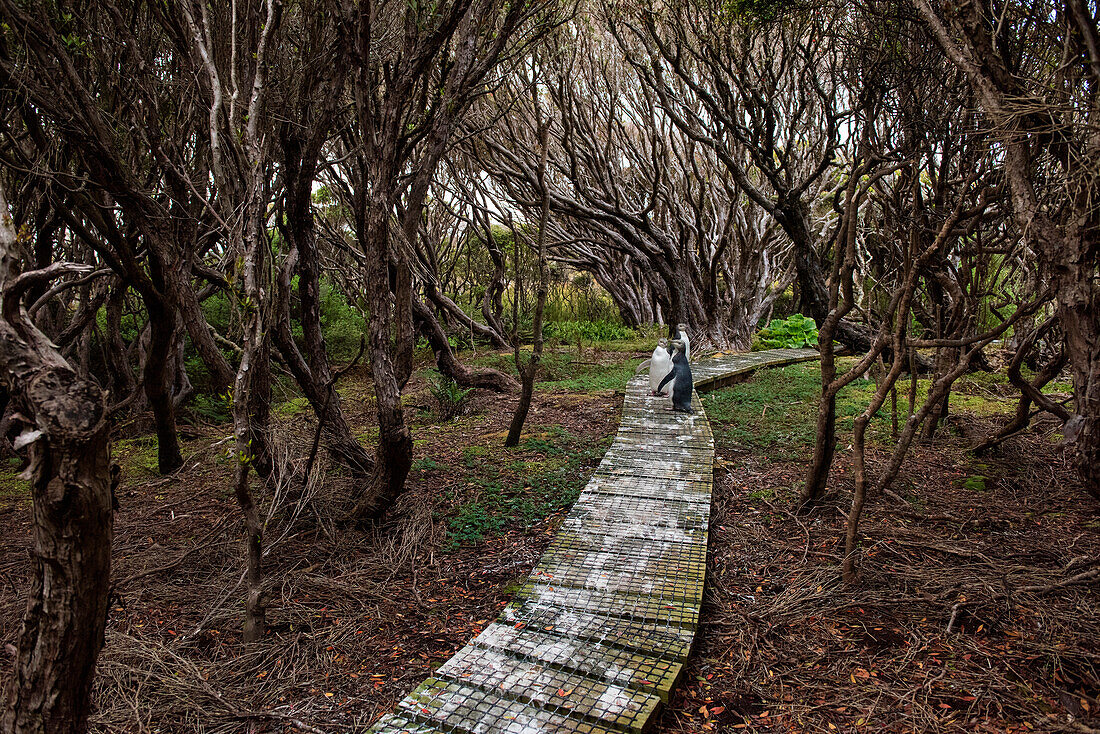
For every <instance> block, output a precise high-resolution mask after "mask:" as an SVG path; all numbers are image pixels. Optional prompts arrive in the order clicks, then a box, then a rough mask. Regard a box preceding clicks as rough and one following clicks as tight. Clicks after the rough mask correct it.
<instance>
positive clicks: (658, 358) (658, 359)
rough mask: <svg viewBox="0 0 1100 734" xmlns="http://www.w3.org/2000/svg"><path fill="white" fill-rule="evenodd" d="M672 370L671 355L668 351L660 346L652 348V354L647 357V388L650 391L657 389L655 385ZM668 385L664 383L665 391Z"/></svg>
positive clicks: (669, 387) (668, 389) (667, 389)
mask: <svg viewBox="0 0 1100 734" xmlns="http://www.w3.org/2000/svg"><path fill="white" fill-rule="evenodd" d="M671 371H672V355H671V354H669V353H668V351H667V350H665V349H664V348H662V347H657V348H656V349H654V350H653V355H652V356H651V357H650V359H649V389H650V391H652V392H656V391H657V386H658V385H660V384H661V380H663V379H665V375H667V374H668V373H669V372H671ZM670 389H671V386H670V385H665V392H666V393H667V392H669V391H670Z"/></svg>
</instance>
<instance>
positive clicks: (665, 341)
mask: <svg viewBox="0 0 1100 734" xmlns="http://www.w3.org/2000/svg"><path fill="white" fill-rule="evenodd" d="M657 346H659V347H665V348H666V349H667V348H668V339H665V338H664V337H663V336H662V337H661V338H660V339H658V340H657Z"/></svg>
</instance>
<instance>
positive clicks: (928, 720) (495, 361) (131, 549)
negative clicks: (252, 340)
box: [0, 344, 1100, 734]
mask: <svg viewBox="0 0 1100 734" xmlns="http://www.w3.org/2000/svg"><path fill="white" fill-rule="evenodd" d="M611 347H612V348H594V347H591V346H589V347H584V348H583V349H579V350H578V349H567V350H559V351H556V352H553V353H551V354H550V355H548V359H547V366H546V369H545V370H544V374H543V375H542V376H541V378H540V379H542V380H543V381H542V382H540V383H539V387H538V390H537V391H536V397H535V403H534V407H533V409H532V413H531V415H530V416H529V418H528V424H527V427H526V430H525V432H524V436H525V438H524V440H523V441H522V442H521V445H520V446H519V447H518V448H516V449H505V448H504V447H503V440H504V435H505V431H506V429H507V424H508V421H509V419H510V417H511V411H512V409H513V407H514V405H515V398H514V397H501V396H497V395H493V394H490V393H482V392H478V393H475V394H474V396H473V399H472V401H471V406H470V409H469V411H468V413H467V414H466V415H464V416H461V417H459V418H457V419H455V420H454V421H451V422H441V421H439V420H438V419H437V417H436V415H435V412H434V408H433V401H432V397H431V395H430V391H429V390H428V383H427V378H428V374H429V373H427V372H426V371H425V370H423V369H422V370H420V371H418V372H417V373H416V375H415V376H414V378H413V380H412V381H411V383H410V387H409V389H408V391H407V395H406V398H405V403H406V406H407V409H408V410H407V415H408V417H409V419H410V421H411V424H412V430H413V435H414V438H415V441H416V463H415V464H414V470H413V473H412V475H411V477H410V487H411V491H410V492H409V493H408V494H407V495H406V497H405V498H404V499H403V500H402V501H401V503H400V505H399V506H398V507H397V508H396V509H395V512H394V513H393V514H392V517H391V518H390V519H389V520H387V521H386V522H385V523H384V524H382V525H380V526H376V527H372V528H365V529H361V528H354V527H348V526H347V524H346V523H343V522H342V521H341V515H342V513H343V512H344V511H345V510H346V508H347V506H348V504H349V503H350V502H351V500H352V498H353V496H354V491H355V488H356V486H357V484H358V481H359V480H357V479H355V478H353V477H351V476H348V475H346V474H345V473H342V472H341V471H339V468H338V467H332V466H322V467H321V471H319V472H318V474H317V475H315V477H314V478H313V480H312V481H311V482H309V484H308V486H307V487H306V489H305V491H304V493H301V492H300V491H299V490H298V488H297V487H292V488H283V489H282V490H281V491H280V493H279V495H278V496H277V497H275V498H272V497H264V498H263V500H264V506H265V509H266V511H267V513H268V516H269V518H270V519H269V524H268V529H267V554H266V556H265V564H266V569H265V571H266V573H267V578H268V588H269V592H268V596H269V603H270V609H269V612H268V619H267V622H268V629H269V632H268V635H267V636H266V637H265V639H264V641H263V642H261V643H259V644H257V645H255V646H253V647H251V648H249V649H248V650H247V651H246V652H244V651H242V648H241V646H240V643H239V638H238V629H239V619H240V610H241V598H242V596H243V590H242V586H241V571H240V568H241V566H240V564H241V560H240V555H241V537H242V536H241V530H242V527H241V525H242V524H241V521H240V519H239V512H238V511H237V510H236V506H235V504H234V501H233V498H232V494H231V490H230V477H231V473H232V464H231V461H230V460H229V459H228V458H227V457H226V455H225V450H226V446H227V445H228V438H229V428H228V426H227V425H226V424H225V423H222V422H218V421H217V415H216V414H215V415H210V414H209V411H207V414H205V418H204V417H202V416H199V415H195V416H194V418H195V420H194V423H193V425H191V426H190V427H189V428H188V431H187V436H188V439H187V441H186V444H185V447H184V455H185V457H186V458H187V462H186V465H185V468H184V469H183V470H182V471H181V472H179V473H177V474H176V475H173V476H172V477H168V478H161V477H158V476H156V473H155V455H156V447H155V441H154V440H152V439H151V438H149V437H146V436H142V435H129V434H133V433H135V431H136V427H129V428H127V427H120V432H121V433H123V435H129V437H128V438H125V439H122V440H120V441H118V442H117V444H116V446H117V448H116V455H117V456H118V459H119V461H120V464H121V465H122V469H123V482H122V486H121V487H120V491H119V500H120V509H119V513H118V515H117V517H116V525H115V528H116V538H115V547H114V554H115V555H114V559H115V560H114V562H115V566H114V573H113V575H114V580H113V585H114V592H113V594H112V600H111V606H110V616H109V621H108V632H107V646H106V648H105V649H104V652H103V654H102V656H101V662H100V670H99V676H98V682H97V686H96V692H95V696H96V713H95V715H94V717H93V728H94V729H95V730H97V731H110V732H137V731H150V732H152V731H158V732H192V731H203V732H249V733H250V734H259V733H260V732H279V731H294V730H302V729H303V727H307V728H306V729H305V730H309V729H308V727H313V728H314V729H315V730H319V731H325V732H336V731H361V730H362V728H365V727H366V726H367V725H368V724H369V723H370V722H371V721H373V720H374V719H375V718H377V717H378V716H380V715H381V714H382V713H383V712H385V711H388V710H390V709H391V708H392V707H393V705H394V704H395V703H396V701H397V700H399V699H400V698H401V697H403V696H404V695H405V694H406V693H407V692H408V691H409V690H411V689H412V688H413V687H415V686H416V685H417V684H418V683H419V682H420V681H421V680H422V679H423V678H425V677H427V676H428V675H429V674H430V673H431V671H432V670H433V669H434V667H435V666H437V665H438V664H439V663H441V662H442V661H443V660H445V659H447V658H448V657H449V656H450V655H451V654H453V653H454V652H455V651H456V650H457V649H458V648H460V647H461V646H463V645H464V644H465V643H466V642H467V641H468V640H469V639H470V638H471V637H473V636H474V635H475V634H477V632H478V631H479V630H480V629H481V627H482V626H484V625H485V624H487V623H488V622H489V621H491V620H492V619H494V618H495V617H496V615H497V614H498V613H499V611H500V609H501V608H502V607H503V605H504V604H505V603H506V602H507V600H508V597H509V594H510V593H511V591H512V589H513V588H515V585H516V584H517V583H518V582H521V581H522V580H523V579H524V578H525V577H526V576H527V574H528V573H529V571H530V569H531V566H532V565H533V564H534V562H535V561H536V560H537V559H538V557H539V556H540V555H541V553H542V550H543V548H544V547H545V545H546V544H547V543H548V541H549V540H550V537H551V536H552V534H553V532H554V529H555V527H556V524H557V522H558V521H559V520H560V518H561V516H562V515H563V513H564V510H565V509H566V508H568V507H569V505H570V504H571V503H572V502H573V500H574V499H575V498H576V496H577V494H578V493H579V491H580V490H581V488H583V486H584V484H585V483H586V481H587V479H588V476H589V475H590V473H591V470H592V469H593V468H594V467H595V465H596V464H597V463H598V462H599V460H600V458H601V457H602V454H603V452H604V451H605V450H606V447H607V445H608V443H609V440H610V437H611V436H612V435H614V433H615V430H616V428H617V425H618V411H619V409H620V407H621V404H622V396H621V388H622V385H624V384H625V382H626V380H627V379H628V377H629V375H630V374H632V372H633V366H634V365H636V364H637V362H638V360H639V359H641V358H642V357H643V356H644V355H643V353H642V352H641V351H639V345H637V344H618V345H611ZM464 358H470V355H464ZM474 361H475V362H476V363H480V364H492V365H493V366H498V367H506V366H507V364H508V363H509V362H510V355H494V354H482V355H481V356H480V357H477V358H476V359H474ZM423 366H425V367H426V366H427V365H426V364H424V365H423ZM819 389H820V388H819V382H818V377H817V371H816V365H814V364H807V365H796V366H791V367H787V368H783V369H780V370H766V371H761V372H759V373H757V374H756V375H755V376H754V377H753V378H752V379H751V380H749V381H748V382H745V383H742V384H740V385H737V386H734V387H732V388H727V389H725V390H721V391H717V392H715V393H713V394H711V395H709V396H707V397H706V398H705V402H706V407H707V413H708V416H709V417H710V419H711V422H712V426H713V428H714V432H715V438H716V444H717V459H716V467H715V495H714V511H713V514H712V527H711V539H712V542H711V567H710V571H709V588H708V591H707V595H706V598H705V606H704V611H703V616H702V619H703V623H702V624H701V627H700V633H699V637H698V640H697V645H696V649H695V652H694V653H693V655H692V658H691V659H690V661H689V664H688V668H687V670H686V672H685V675H684V677H683V678H682V680H681V685H680V687H679V689H678V691H677V693H676V694H675V697H674V699H673V702H672V705H671V706H669V707H668V708H667V709H666V710H665V713H664V714H663V716H662V718H661V720H660V721H659V722H658V725H657V730H658V731H659V732H662V733H665V734H672V733H673V732H709V731H734V730H737V731H741V730H745V731H760V732H796V731H797V732H802V731H806V732H809V731H861V730H865V731H899V732H900V731H1005V732H1008V731H1078V732H1089V731H1096V728H1093V727H1100V720H1097V719H1095V718H1093V716H1094V715H1095V714H1097V713H1100V701H1098V700H1097V698H1098V697H1100V673H1098V671H1097V668H1096V666H1097V664H1098V657H1097V654H1098V652H1100V645H1098V643H1097V639H1100V634H1098V633H1100V599H1098V594H1097V581H1096V580H1095V578H1093V580H1092V581H1091V582H1087V583H1074V584H1068V585H1064V586H1059V585H1058V584H1059V583H1061V582H1063V581H1064V580H1066V579H1070V578H1072V577H1074V576H1075V575H1078V574H1080V573H1082V572H1087V571H1089V570H1090V569H1095V568H1096V564H1097V563H1098V561H1100V512H1098V510H1100V506H1098V503H1096V502H1095V501H1092V500H1089V499H1088V498H1087V496H1086V495H1085V494H1084V492H1083V491H1082V490H1081V488H1080V487H1079V486H1078V485H1077V484H1076V482H1075V479H1074V477H1073V472H1072V470H1071V469H1070V467H1069V466H1068V464H1067V462H1066V460H1065V458H1064V457H1063V455H1062V451H1061V449H1060V448H1059V447H1058V446H1057V445H1056V439H1057V435H1056V433H1055V429H1054V427H1053V426H1051V425H1050V424H1046V423H1042V422H1040V423H1039V424H1037V426H1036V427H1035V428H1034V429H1033V430H1031V431H1030V432H1028V433H1026V434H1024V435H1022V436H1020V437H1017V438H1014V439H1011V440H1010V441H1009V442H1008V443H1006V444H1005V446H1004V447H1003V448H1002V449H1001V450H1000V451H996V452H994V453H992V454H990V455H988V456H986V457H983V458H981V459H979V458H975V457H973V456H972V455H971V453H970V452H969V451H968V450H967V448H968V446H970V445H972V444H973V443H974V442H976V441H977V440H978V439H979V438H981V437H983V436H984V435H986V434H987V433H989V432H990V431H992V430H994V429H995V427H996V426H997V425H999V423H1000V422H1001V421H1003V420H1004V417H1005V416H1006V415H1008V414H1009V413H1010V412H1011V411H1012V410H1013V408H1014V400H1013V397H1012V391H1011V390H1010V389H1008V388H1007V387H1006V386H1005V385H1004V379H1003V377H1001V376H998V375H996V374H994V375H984V374H979V375H975V376H973V377H969V378H965V379H964V380H963V381H962V382H961V384H960V385H959V389H958V391H957V394H956V395H955V396H954V398H953V403H952V410H953V412H954V415H953V417H952V419H951V420H950V421H949V423H948V425H947V426H945V427H944V429H943V430H942V431H941V432H940V434H939V435H938V436H937V437H936V438H935V439H934V440H933V441H932V442H930V443H927V444H921V445H918V446H916V447H915V448H914V450H913V452H912V454H911V456H910V457H909V459H908V460H907V462H906V465H905V467H904V469H903V472H902V475H901V476H900V477H899V478H898V480H897V481H896V482H895V483H894V485H893V490H894V491H895V492H896V493H897V494H899V495H900V496H901V497H903V498H904V500H905V502H904V503H901V502H899V501H898V500H896V499H893V498H891V497H889V496H882V497H874V498H871V501H870V502H869V503H868V507H867V508H866V510H865V520H864V523H863V526H862V531H863V536H864V538H863V553H864V560H863V564H862V569H861V572H862V579H861V581H860V583H859V584H857V585H854V586H851V587H846V586H844V585H843V584H841V583H840V580H839V574H838V568H837V566H838V562H839V554H840V548H841V547H842V543H843V540H842V528H843V523H844V516H843V512H844V511H845V510H846V505H847V503H848V502H849V496H850V483H849V480H848V478H847V476H846V475H847V473H848V472H849V471H850V470H849V467H848V464H849V453H848V452H847V451H846V450H845V446H846V443H845V440H846V438H847V436H846V434H845V430H850V425H851V416H852V415H854V414H855V413H857V412H858V411H859V410H861V409H862V406H863V405H864V404H865V400H866V397H867V396H868V395H869V393H870V391H871V390H872V389H873V383H871V382H869V381H862V380H861V381H857V382H856V383H855V384H854V385H853V386H852V387H851V388H850V389H849V390H848V391H846V392H845V393H844V394H843V395H842V397H841V401H840V405H839V411H840V414H841V415H842V416H845V418H844V419H842V420H841V425H840V431H841V445H840V451H839V452H838V461H837V465H836V471H835V473H834V476H833V477H832V479H831V486H832V487H833V488H834V490H835V495H834V496H833V497H832V498H831V499H830V500H829V501H827V502H826V503H824V504H823V505H822V506H821V507H820V508H818V509H817V510H816V511H815V512H814V513H812V514H810V515H808V516H796V515H793V514H792V513H791V509H792V507H793V498H794V496H795V494H796V493H797V489H798V484H799V481H800V479H801V477H802V473H803V471H804V467H805V461H806V459H807V457H808V455H809V452H810V451H811V450H812V445H813V425H812V417H813V412H814V411H813V406H814V405H815V401H816V393H817V391H818V390H819ZM1053 389H1056V390H1057V389H1063V390H1064V389H1066V387H1065V385H1064V384H1061V385H1059V384H1055V385H1054V386H1053ZM340 391H341V393H342V395H343V397H344V400H345V408H346V409H347V411H348V414H349V419H350V420H351V422H352V425H353V426H354V427H355V429H356V430H357V431H358V432H359V435H360V437H361V439H362V440H363V441H364V442H365V443H367V444H369V443H370V441H371V440H372V439H373V437H374V435H376V433H375V431H376V429H375V428H373V423H374V418H373V405H372V400H371V395H370V386H369V373H368V372H367V371H366V370H365V369H362V368H356V369H355V370H353V371H352V372H351V373H349V374H348V376H347V377H345V378H344V381H343V382H342V383H341V386H340ZM899 397H901V396H899ZM901 402H903V403H904V397H901ZM275 414H276V416H277V417H278V421H277V424H278V427H277V430H276V436H277V439H278V440H277V445H278V446H279V447H280V449H281V455H282V456H283V460H284V461H285V462H286V463H287V465H288V466H293V468H295V469H296V472H291V474H293V475H294V476H296V477H297V479H296V481H297V482H300V481H301V474H302V465H303V464H304V461H305V459H304V457H303V455H302V454H303V453H305V450H303V448H302V447H303V446H305V447H308V446H309V444H310V442H311V440H312V421H311V417H312V416H311V414H310V411H309V409H308V406H306V405H305V404H304V402H303V401H302V400H301V399H300V398H296V397H295V396H294V395H293V394H291V393H286V394H282V395H280V402H279V404H278V406H277V408H276V410H275ZM873 426H874V428H873V431H872V435H871V439H872V441H871V446H872V449H871V452H870V453H871V457H872V461H871V469H872V470H873V471H877V470H879V469H880V467H881V465H882V464H883V462H884V461H885V459H886V457H887V455H888V454H887V451H888V448H889V445H890V430H889V418H888V416H887V417H886V418H885V419H883V420H878V421H876V422H875V423H874V424H873ZM306 450H308V449H306ZM322 464H324V462H322ZM26 491H27V489H26V483H25V482H22V481H20V480H18V479H16V478H15V472H14V467H12V468H9V471H8V472H6V473H4V474H0V646H2V647H0V660H2V663H0V665H2V666H3V669H4V670H5V672H6V671H7V670H8V666H9V665H10V648H8V647H7V645H9V644H10V643H12V642H14V641H15V638H16V635H17V632H18V620H19V616H20V614H21V611H22V606H23V600H24V594H25V592H26V587H27V574H28V572H29V568H30V564H29V561H28V555H27V549H28V548H29V546H30V536H29V528H30V525H29V501H28V499H27V496H26ZM296 494H301V495H302V496H301V498H299V499H295V500H294V501H290V500H289V499H287V498H288V497H290V496H294V495H296ZM1028 587H1040V588H1039V589H1037V590H1030V591H1029V590H1028ZM1045 587H1052V588H1050V589H1049V590H1045Z"/></svg>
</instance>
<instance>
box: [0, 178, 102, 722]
mask: <svg viewBox="0 0 1100 734" xmlns="http://www.w3.org/2000/svg"><path fill="white" fill-rule="evenodd" d="M16 247H17V242H16V235H15V231H14V228H13V227H12V224H11V219H10V217H9V215H8V206H7V202H6V200H5V198H4V193H3V190H2V189H0V260H2V262H0V294H2V299H3V305H2V311H3V313H2V318H0V379H2V380H3V387H4V388H5V390H6V391H7V393H8V396H9V397H10V400H11V404H12V407H13V408H14V409H15V411H17V412H18V413H20V414H21V415H22V416H23V419H22V423H23V433H22V435H21V437H20V438H21V439H22V441H21V442H27V441H29V443H28V444H27V451H28V456H29V459H30V465H29V471H30V473H31V479H32V499H33V510H34V514H33V518H34V552H33V558H34V563H33V573H32V577H31V588H30V596H29V599H28V602H27V608H26V611H25V612H24V615H23V626H22V631H21V632H20V636H19V646H18V652H17V656H16V661H15V666H14V670H13V672H12V675H11V678H10V679H9V680H8V683H7V686H6V691H5V697H4V709H3V712H2V713H0V732H3V734H79V733H81V732H83V731H85V729H86V728H87V716H88V708H89V693H90V690H91V685H92V679H93V676H94V674H95V664H96V659H97V657H98V656H99V652H100V650H101V648H102V647H103V630H104V627H105V624H106V619H107V598H108V585H109V578H110V570H111V540H112V533H113V530H112V523H113V509H112V505H113V503H112V486H111V478H110V477H111V472H110V467H111V454H110V443H109V437H110V436H109V431H110V426H109V424H108V422H107V420H106V405H105V401H104V396H103V393H102V392H101V391H100V389H99V388H98V387H97V386H96V385H95V384H94V383H92V382H90V381H87V380H82V379H81V378H80V377H79V376H78V375H77V374H76V372H74V371H73V369H72V368H71V367H70V366H69V364H68V363H67V362H65V360H64V359H62V357H61V355H60V354H58V353H57V351H56V350H55V349H54V348H53V346H52V344H51V343H50V341H49V339H47V338H46V337H45V335H44V334H42V332H40V331H39V330H38V329H37V328H35V327H34V326H33V325H32V324H31V323H30V322H29V320H27V319H26V314H25V311H24V309H23V308H22V306H21V296H22V295H23V293H22V291H25V290H26V288H27V287H28V286H30V285H34V284H37V283H42V282H43V281H46V282H48V280H49V278H50V277H51V276H52V275H53V274H55V272H57V273H59V272H61V271H60V270H57V269H56V266H51V267H54V269H55V272H51V269H50V268H47V269H45V270H39V271H34V272H33V273H25V274H23V275H22V276H18V277H17V276H16V274H15V270H14V267H15V263H16V261H17V249H16ZM36 434H38V435H36ZM17 442H20V439H17Z"/></svg>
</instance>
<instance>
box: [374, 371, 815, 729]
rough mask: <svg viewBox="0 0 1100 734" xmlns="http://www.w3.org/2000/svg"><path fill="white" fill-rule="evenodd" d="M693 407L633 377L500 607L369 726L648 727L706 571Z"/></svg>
mask: <svg viewBox="0 0 1100 734" xmlns="http://www.w3.org/2000/svg"><path fill="white" fill-rule="evenodd" d="M816 356H817V352H815V351H813V350H806V349H777V350H770V351H766V352H752V353H747V354H734V355H726V356H722V357H718V358H714V359H708V360H703V361H699V362H696V363H694V364H692V372H693V373H694V376H695V382H696V386H697V387H698V388H699V389H700V390H704V391H705V390H706V389H708V388H712V387H714V386H721V384H723V383H724V382H728V381H730V380H732V379H735V378H736V377H737V376H738V375H742V374H745V373H748V372H752V371H753V370H756V369H758V368H760V367H771V366H779V365H785V364H791V363H792V362H801V361H805V360H809V359H814V358H816ZM692 406H693V407H694V409H695V412H694V413H693V414H690V415H689V414H684V413H675V412H673V411H672V410H671V404H670V400H669V398H667V397H653V396H650V395H649V394H648V379H647V378H646V376H645V375H642V376H639V377H636V378H635V379H633V380H631V381H630V382H629V384H628V385H627V388H626V397H625V400H624V403H623V417H622V424H621V426H620V428H619V432H618V435H617V436H616V438H615V442H614V443H613V444H612V445H611V448H610V449H609V450H608V452H607V454H606V455H605V456H604V458H603V461H602V463H601V464H600V466H599V468H598V469H597V470H596V472H595V473H594V475H593V476H592V480H591V481H590V482H589V483H588V486H587V487H586V488H585V490H584V492H582V494H581V496H580V499H578V500H577V502H576V504H575V505H574V506H573V508H572V510H571V511H570V512H569V515H568V516H567V517H566V519H565V521H564V523H563V524H562V527H561V529H560V531H559V532H558V534H557V536H556V537H555V539H554V541H553V542H552V543H551V545H550V547H549V548H548V549H547V551H546V553H545V554H544V555H543V557H542V559H541V560H540V561H539V563H538V565H536V567H535V569H534V571H532V573H531V576H530V578H529V579H528V581H527V583H525V584H524V585H523V586H522V587H521V588H520V590H519V592H518V593H517V594H516V598H515V599H514V600H513V601H512V603H511V604H509V605H508V607H507V608H505V610H504V612H503V613H502V614H501V616H500V618H499V619H498V620H497V621H496V622H494V623H493V624H491V625H489V626H488V627H487V628H486V629H485V630H484V631H482V633H481V634H479V635H478V636H477V637H475V638H474V639H473V640H471V641H470V643H469V644H468V645H466V647H464V648H462V649H461V650H459V651H458V652H457V653H456V654H455V655H454V657H452V658H451V659H450V660H448V661H447V662H446V663H444V664H443V665H442V666H440V668H439V669H438V670H437V671H436V672H435V675H433V676H432V677H431V678H429V679H428V680H426V681H424V683H422V684H421V685H420V686H419V687H417V689H416V690H414V691H413V692H412V693H410V694H409V695H408V696H407V697H406V698H405V699H404V700H403V701H401V702H400V703H399V704H398V707H397V711H396V712H394V713H392V714H387V715H386V716H383V717H382V718H381V719H380V720H379V721H378V722H377V723H375V725H374V726H373V727H372V728H371V729H370V731H372V732H377V733H378V734H391V733H397V732H416V733H418V734H420V733H423V734H428V733H429V732H464V733H466V734H491V733H494V732H499V733H500V734H528V733H532V734H533V733H534V732H582V733H585V732H587V733H589V734H598V733H600V732H640V731H642V730H643V729H644V728H645V726H646V724H647V723H648V722H649V721H650V720H651V719H652V718H653V716H654V714H655V713H656V712H657V710H658V709H659V708H660V706H661V704H662V703H665V702H667V701H668V698H669V695H670V693H671V691H672V688H673V686H674V685H675V684H676V679H677V678H678V676H679V674H680V671H681V669H682V667H683V665H684V661H685V660H686V658H687V655H688V652H689V650H690V649H691V642H692V639H693V637H694V635H695V628H696V625H697V624H698V622H699V607H700V605H701V603H702V598H703V584H704V580H705V575H706V552H707V527H708V522H709V520H710V495H711V480H712V465H713V460H714V440H713V437H712V435H711V432H710V426H709V424H708V423H707V417H706V413H705V412H704V411H703V405H702V403H701V402H700V401H699V398H698V396H697V395H693V396H692Z"/></svg>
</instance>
